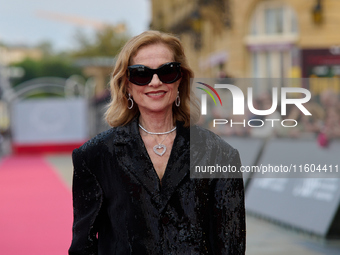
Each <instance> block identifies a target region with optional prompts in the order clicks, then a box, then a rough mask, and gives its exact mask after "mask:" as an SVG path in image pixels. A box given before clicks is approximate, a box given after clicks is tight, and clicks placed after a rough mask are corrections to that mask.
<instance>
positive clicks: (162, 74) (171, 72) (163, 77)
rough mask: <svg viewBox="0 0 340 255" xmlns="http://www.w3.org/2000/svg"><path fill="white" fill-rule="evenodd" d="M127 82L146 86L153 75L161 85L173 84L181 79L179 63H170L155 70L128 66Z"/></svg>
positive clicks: (141, 66)
mask: <svg viewBox="0 0 340 255" xmlns="http://www.w3.org/2000/svg"><path fill="white" fill-rule="evenodd" d="M128 71H129V72H128V77H129V81H130V82H132V83H133V84H136V85H139V86H144V85H148V84H149V83H150V82H151V80H152V77H153V75H154V74H157V76H158V78H159V79H160V81H161V82H163V83H173V82H175V81H177V80H178V79H179V78H181V77H182V72H181V63H178V62H170V63H166V64H164V65H161V66H160V67H158V68H157V69H151V68H149V67H147V66H144V65H133V66H128Z"/></svg>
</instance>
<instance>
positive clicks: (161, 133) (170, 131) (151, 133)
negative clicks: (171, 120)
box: [138, 124, 177, 135]
mask: <svg viewBox="0 0 340 255" xmlns="http://www.w3.org/2000/svg"><path fill="white" fill-rule="evenodd" d="M138 125H139V127H140V128H141V129H142V130H143V131H145V132H146V133H148V134H150V135H166V134H170V133H172V132H174V131H175V130H176V128H177V127H174V128H173V129H171V130H169V131H166V132H150V131H148V130H146V129H145V128H144V127H143V126H142V125H141V124H138Z"/></svg>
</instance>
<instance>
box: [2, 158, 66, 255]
mask: <svg viewBox="0 0 340 255" xmlns="http://www.w3.org/2000/svg"><path fill="white" fill-rule="evenodd" d="M70 171H71V169H70ZM71 228H72V197H71V191H70V190H69V189H68V188H67V187H66V185H65V184H64V183H63V182H62V181H61V179H60V177H59V176H58V175H57V173H56V172H55V171H54V170H53V168H52V166H50V165H49V164H48V163H47V161H45V160H44V158H43V157H39V156H27V157H24V156H22V157H7V158H4V159H3V160H2V161H1V162H0V254H1V255H63V254H67V249H68V247H69V245H70V242H71V235H72V232H71Z"/></svg>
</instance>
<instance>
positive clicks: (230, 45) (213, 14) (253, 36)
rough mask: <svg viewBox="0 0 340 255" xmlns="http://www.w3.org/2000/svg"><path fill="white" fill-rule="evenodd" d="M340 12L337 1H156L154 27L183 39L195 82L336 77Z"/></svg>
mask: <svg viewBox="0 0 340 255" xmlns="http://www.w3.org/2000/svg"><path fill="white" fill-rule="evenodd" d="M339 13H340V1H338V0H270V1H269V0H243V1H237V0H209V1H208V0H188V1H180V0H172V1H169V0H153V1H152V22H151V26H150V27H151V29H155V30H161V31H165V32H171V33H175V34H178V35H179V36H180V37H181V40H182V42H183V44H184V47H185V50H186V54H187V57H188V59H189V63H190V65H191V67H192V68H193V69H194V71H195V75H196V77H201V78H205V77H235V78H247V77H254V78H300V77H334V76H340V33H339V24H340V15H339ZM338 80H339V79H338ZM323 85H324V86H331V87H332V88H333V89H334V90H336V91H340V83H338V82H336V83H335V84H332V85H326V84H323ZM319 87H320V86H319ZM315 93H318V92H317V91H315Z"/></svg>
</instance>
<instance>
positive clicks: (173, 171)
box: [161, 123, 190, 210]
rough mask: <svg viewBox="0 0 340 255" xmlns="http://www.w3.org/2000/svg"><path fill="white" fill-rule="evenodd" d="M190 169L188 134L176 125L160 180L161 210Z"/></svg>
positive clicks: (180, 126) (184, 129) (187, 131)
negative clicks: (166, 162) (175, 131)
mask: <svg viewBox="0 0 340 255" xmlns="http://www.w3.org/2000/svg"><path fill="white" fill-rule="evenodd" d="M189 167H190V132H189V129H186V128H184V127H183V126H182V124H181V123H177V136H176V139H175V141H174V144H173V147H172V150H171V154H170V158H169V161H168V165H167V167H166V170H165V173H164V176H163V178H162V187H161V198H162V208H161V210H163V209H164V208H165V206H166V204H167V203H168V201H169V200H170V198H171V196H172V194H173V193H174V192H175V191H176V188H177V186H178V185H179V184H180V182H181V181H182V180H183V179H184V177H185V176H186V175H188V174H189V173H190V172H189Z"/></svg>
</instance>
